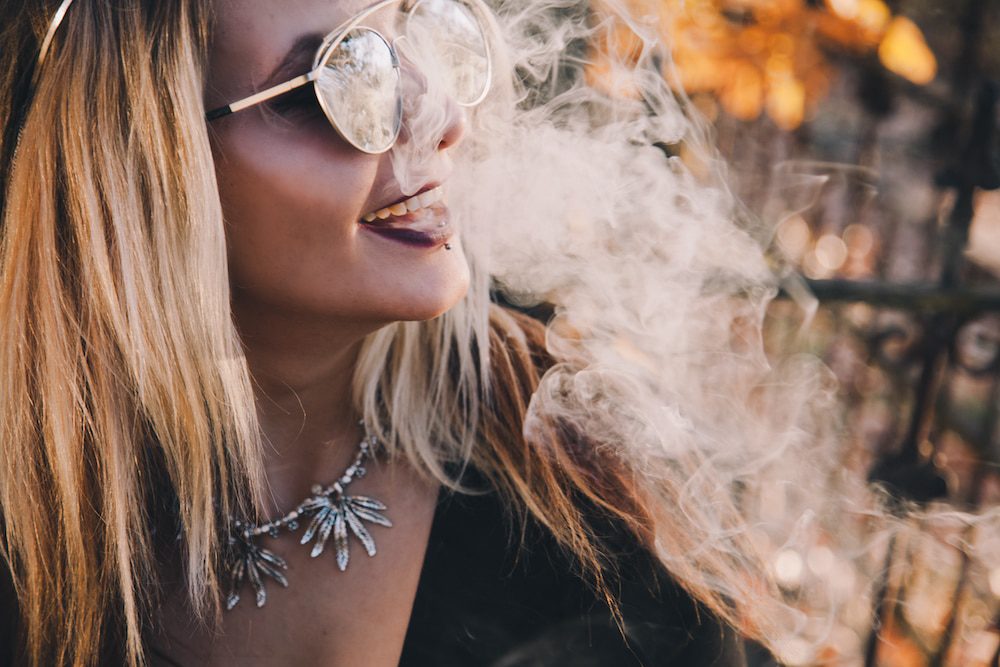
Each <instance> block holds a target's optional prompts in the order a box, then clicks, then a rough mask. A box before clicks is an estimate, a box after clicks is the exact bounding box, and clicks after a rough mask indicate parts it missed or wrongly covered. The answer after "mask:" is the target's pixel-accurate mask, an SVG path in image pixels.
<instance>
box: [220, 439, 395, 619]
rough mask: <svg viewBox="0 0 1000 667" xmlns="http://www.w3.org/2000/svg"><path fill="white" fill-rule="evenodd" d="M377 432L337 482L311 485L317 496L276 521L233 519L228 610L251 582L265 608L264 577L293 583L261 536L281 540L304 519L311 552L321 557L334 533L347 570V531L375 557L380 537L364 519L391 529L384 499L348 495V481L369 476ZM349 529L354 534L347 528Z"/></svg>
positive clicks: (340, 562) (339, 564)
mask: <svg viewBox="0 0 1000 667" xmlns="http://www.w3.org/2000/svg"><path fill="white" fill-rule="evenodd" d="M377 444H378V443H377V441H376V440H375V438H374V436H371V435H368V434H367V433H366V434H365V438H364V439H363V440H362V441H361V443H360V444H359V445H358V453H357V456H355V457H354V462H353V463H351V465H349V466H348V467H347V469H346V470H345V471H344V474H343V475H341V477H340V479H338V480H337V481H336V482H334V483H333V484H330V485H329V486H321V485H319V484H316V485H315V486H313V487H312V495H310V496H309V497H307V498H306V499H305V500H303V501H302V502H301V503H299V504H298V505H297V506H296V507H295V509H293V510H292V511H291V512H288V513H287V514H285V515H284V516H282V517H280V518H277V519H273V520H271V521H269V522H267V523H264V524H261V525H255V524H251V523H246V522H243V521H239V520H234V519H231V520H230V531H229V555H228V557H227V562H226V570H227V574H228V578H229V589H228V590H227V592H226V609H227V610H229V609H232V608H233V607H235V606H236V604H237V603H238V602H239V601H240V590H241V589H242V588H243V586H244V584H245V583H246V582H248V581H249V583H250V586H251V587H252V588H253V591H254V594H255V595H256V598H257V606H258V607H263V606H264V604H265V603H266V602H267V591H266V590H265V589H264V579H265V578H271V579H274V580H275V581H276V582H278V583H279V584H281V585H282V586H284V587H286V588H287V587H288V578H287V577H285V574H284V570H287V569H288V563H286V562H285V559H284V558H282V557H281V556H279V555H277V554H276V553H274V552H273V551H271V550H269V549H265V548H264V547H262V546H261V545H260V544H258V540H259V539H261V538H263V536H265V535H267V536H270V537H272V538H276V537H278V536H280V535H281V531H282V529H284V530H287V531H288V532H295V531H296V530H298V529H299V524H300V522H304V521H307V520H308V521H309V525H308V526H307V527H306V530H305V532H304V533H302V537H301V539H300V540H299V543H300V544H306V543H308V542H309V541H311V540H313V539H314V538H315V544H313V548H312V552H311V553H310V555H311V556H312V557H313V558H316V557H317V556H319V555H320V554H321V553H323V548H324V547H325V546H326V542H327V539H329V537H330V535H331V534H332V535H333V545H334V549H335V550H336V552H337V554H336V556H337V568H338V569H339V570H340V571H341V572H343V571H344V570H346V569H347V562H348V560H349V559H350V545H349V543H348V535H349V534H350V533H353V534H354V536H355V537H356V538H358V540H360V541H361V544H362V546H364V548H365V551H366V552H367V553H368V555H369V556H374V555H375V539H374V538H373V537H372V536H371V533H370V532H368V529H367V528H366V527H365V525H364V522H365V521H367V522H370V523H375V524H378V525H380V526H385V527H386V528H391V527H392V522H391V521H389V519H387V518H386V517H385V516H384V515H383V514H382V512H384V511H385V509H386V506H385V504H383V503H382V502H380V501H378V500H375V499H374V498H369V497H368V496H349V495H347V493H346V490H347V487H348V485H350V483H351V482H353V481H354V480H355V479H357V478H358V477H364V475H365V467H364V464H365V462H366V461H367V460H368V458H369V457H371V456H372V453H373V450H374V449H375V446H376V445H377ZM348 531H350V532H348Z"/></svg>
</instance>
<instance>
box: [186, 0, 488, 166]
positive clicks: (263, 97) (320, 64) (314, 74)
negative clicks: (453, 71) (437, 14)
mask: <svg viewBox="0 0 1000 667" xmlns="http://www.w3.org/2000/svg"><path fill="white" fill-rule="evenodd" d="M450 1H451V2H456V3H458V4H461V5H465V6H466V7H468V8H469V9H470V10H471V11H472V12H473V14H474V15H475V18H476V20H477V23H478V25H479V27H480V29H481V30H482V33H483V41H484V45H485V47H486V83H485V85H484V86H483V90H482V92H481V93H480V95H479V97H478V98H476V99H475V100H474V101H472V102H465V103H462V102H458V101H457V100H456V103H457V104H459V106H463V107H474V106H476V105H478V104H479V103H481V102H482V101H483V100H484V99H485V98H486V95H488V94H489V91H490V88H491V87H492V84H493V56H492V44H491V43H490V37H491V32H492V30H491V28H492V26H493V25H494V24H493V22H492V21H490V20H489V19H488V18H487V16H488V12H489V9H488V8H487V7H486V6H485V5H484V4H483V2H482V0H450ZM422 2H423V0H417V1H416V2H413V3H410V2H408V1H407V0H378V1H377V2H375V3H373V4H371V5H369V6H367V7H365V8H364V9H362V10H361V11H360V12H359V13H357V14H355V15H354V16H353V17H351V18H350V19H348V20H347V21H345V22H344V23H342V24H340V25H339V26H337V27H336V28H334V29H333V30H331V31H330V32H329V33H328V34H327V36H326V37H325V38H323V42H322V43H321V44H320V45H319V48H318V49H317V50H316V55H315V57H314V58H313V64H312V68H311V69H310V70H309V71H308V72H306V73H305V74H300V75H299V76H296V77H293V78H291V79H289V80H288V81H285V82H284V83H279V84H277V85H274V86H271V87H270V88H267V89H265V90H262V91H260V92H259V93H254V94H253V95H249V96H247V97H244V98H242V99H239V100H237V101H235V102H230V103H229V104H226V105H225V106H221V107H218V108H215V109H212V110H211V111H209V112H207V113H206V114H205V118H206V119H207V120H209V121H213V120H216V119H217V118H222V117H224V116H228V115H231V114H234V113H236V112H238V111H243V110H244V109H249V108H251V107H255V106H257V105H259V104H262V103H264V102H267V101H268V100H272V99H274V98H276V97H279V96H280V95H284V94H285V93H288V92H291V91H293V90H295V89H296V88H301V87H302V86H306V85H308V84H310V83H313V82H315V81H316V80H317V79H319V77H320V76H321V75H322V73H323V70H324V69H325V67H326V65H325V64H324V63H326V62H327V61H328V60H329V59H330V57H331V56H332V55H333V52H334V50H336V49H337V47H339V46H340V44H341V43H342V42H343V41H344V39H345V38H346V37H347V36H348V34H350V33H351V32H352V31H354V30H355V29H358V28H360V29H362V30H366V31H369V32H372V33H374V34H375V35H376V36H377V37H378V38H379V39H381V40H382V41H383V42H384V43H385V45H386V46H387V47H388V48H389V53H390V54H391V56H392V66H393V68H394V69H395V70H396V76H397V90H398V94H397V97H396V100H397V102H396V103H397V105H398V107H399V108H398V109H397V115H396V118H397V121H396V127H395V128H394V132H393V139H392V141H391V142H390V143H389V145H388V146H387V147H386V148H384V149H382V150H368V149H366V148H364V147H362V146H358V145H357V144H356V143H355V142H354V140H352V139H351V138H350V137H348V136H347V134H345V133H344V131H343V130H342V129H341V128H340V125H339V124H338V122H337V119H336V118H335V117H334V114H333V113H332V111H331V110H330V108H329V107H328V106H327V103H326V100H324V99H323V95H322V94H321V93H320V92H319V89H318V88H317V89H316V99H317V100H318V101H319V105H320V107H321V108H322V109H323V114H324V115H325V116H326V119H327V120H328V121H329V122H330V125H332V126H333V128H334V129H335V130H336V131H337V134H339V135H340V136H341V137H342V138H343V139H344V140H345V141H347V142H348V143H349V144H351V146H354V147H355V148H357V149H358V150H359V151H362V152H364V153H368V154H370V155H380V154H382V153H385V152H386V151H388V150H389V149H391V148H392V147H393V145H394V144H395V143H396V140H397V139H398V138H399V132H400V130H401V129H402V121H403V115H402V108H401V106H402V103H403V96H402V91H401V90H399V88H400V87H401V81H402V79H401V75H400V61H399V54H398V53H397V51H396V47H395V44H394V42H395V41H396V40H393V41H392V42H390V41H389V40H388V39H386V38H385V36H384V35H382V33H380V32H379V31H378V30H375V29H374V28H369V27H367V26H362V25H361V22H362V21H364V20H365V19H367V18H368V17H369V16H371V15H372V14H374V13H375V12H377V11H379V10H380V9H382V8H383V7H387V6H389V5H392V4H396V3H399V4H401V5H402V6H403V7H402V8H403V9H404V11H406V13H407V22H408V21H409V19H410V17H411V16H413V12H414V11H415V10H416V9H417V7H419V6H420V4H421V3H422ZM404 34H405V33H404ZM397 40H398V38H397Z"/></svg>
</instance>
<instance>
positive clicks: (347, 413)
mask: <svg viewBox="0 0 1000 667" xmlns="http://www.w3.org/2000/svg"><path fill="white" fill-rule="evenodd" d="M234 314H235V317H236V322H237V326H238V328H239V331H240V335H241V337H242V339H243V343H244V348H245V351H246V357H247V363H248V365H249V367H250V373H251V376H252V378H253V383H254V390H255V394H256V399H257V412H258V418H259V421H260V425H261V431H262V435H263V437H264V468H265V472H266V474H267V479H268V483H269V486H270V488H271V493H272V496H273V502H274V507H273V508H271V509H273V510H278V511H280V510H282V509H287V508H288V507H289V506H293V505H294V504H296V503H297V502H298V501H299V500H301V498H300V496H302V495H303V494H305V493H306V492H308V490H309V488H310V487H311V486H312V485H313V484H316V483H322V484H325V483H327V482H329V481H332V480H333V479H336V478H337V477H339V476H340V475H341V474H342V472H343V470H344V468H346V467H347V465H349V464H350V462H351V460H353V457H354V455H355V454H356V451H357V447H358V443H359V442H360V440H361V438H362V437H363V435H364V429H363V428H362V427H361V426H360V425H359V424H358V420H359V419H360V415H358V414H357V413H356V411H355V410H354V406H353V405H352V401H351V383H352V379H353V375H354V368H355V365H356V363H357V358H358V352H359V350H360V348H361V344H362V342H363V340H364V337H365V336H366V335H368V334H369V333H372V332H373V331H375V330H377V329H378V328H380V327H381V326H382V324H375V323H363V322H358V321H357V320H353V321H330V320H327V321H322V322H319V321H317V320H315V319H313V318H307V317H304V316H298V315H295V314H288V313H284V314H282V313H275V312H274V310H273V309H264V308H260V307H256V306H255V305H254V304H251V303H247V302H246V301H238V300H234Z"/></svg>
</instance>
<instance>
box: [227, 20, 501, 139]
mask: <svg viewBox="0 0 1000 667" xmlns="http://www.w3.org/2000/svg"><path fill="white" fill-rule="evenodd" d="M397 3H398V4H399V13H398V18H397V20H398V28H399V33H398V34H400V35H402V37H398V38H396V39H395V40H393V41H392V42H390V41H389V40H388V39H386V38H385V37H384V36H383V35H382V34H381V33H380V32H378V31H377V30H375V29H373V28H370V27H367V26H363V25H361V23H362V21H364V20H365V19H367V18H368V17H369V16H371V15H372V14H373V13H375V12H376V11H378V10H380V9H382V8H384V7H387V6H389V5H392V4H397ZM488 11H489V10H488V9H487V8H486V7H485V6H484V5H483V4H482V3H481V2H480V0H416V1H415V2H414V1H412V0H410V1H407V0H379V2H376V3H375V4H373V5H370V6H369V7H367V8H365V9H364V10H362V11H361V12H360V13H358V14H356V15H355V16H354V17H352V18H351V19H348V20H347V21H346V22H344V23H343V24H341V25H340V26H338V27H337V28H335V29H334V30H333V31H332V32H330V33H329V34H328V35H327V36H326V37H325V38H324V39H323V42H322V43H321V44H320V46H319V48H318V49H317V51H316V56H315V57H314V58H313V64H312V69H311V70H310V71H309V72H306V73H305V74H302V75H300V76H297V77H294V78H292V79H289V80H288V81H285V82H284V83H280V84H278V85H276V86H272V87H270V88H268V89H266V90H262V91H261V92H259V93H255V94H254V95H250V96H249V97H244V98H243V99H241V100H237V101H236V102H231V103H230V104H227V105H226V106H223V107H219V108H217V109H213V110H211V111H209V112H208V114H207V118H208V120H215V119H216V118H221V117H223V116H228V115H229V114H233V113H236V112H237V111H242V110H244V109H249V108H250V107H253V106H257V105H258V104H261V103H263V102H266V101H268V100H271V99H274V98H276V97H279V96H281V95H284V94H285V93H288V92H290V91H292V90H295V89H297V88H301V87H302V86H306V85H309V84H310V83H312V84H313V89H314V90H315V92H316V99H317V100H318V101H319V105H320V107H321V108H322V109H323V113H324V114H325V115H326V118H327V120H328V121H330V124H331V125H332V126H333V127H334V129H335V130H336V131H337V133H338V134H340V136H341V137H343V138H344V140H345V141H347V142H348V143H349V144H351V145H352V146H354V147H355V148H357V149H358V150H360V151H363V152H365V153H371V154H379V153H384V152H386V151H388V150H389V149H390V148H392V146H393V144H395V142H396V139H397V138H398V137H399V132H400V128H401V127H402V122H403V91H402V77H401V73H400V61H399V54H398V52H397V49H396V44H397V43H399V42H400V40H405V43H406V44H408V45H413V47H414V48H415V50H416V51H417V53H419V56H420V60H421V63H422V64H424V65H425V67H424V70H425V71H433V72H437V73H440V74H439V78H440V80H441V81H440V82H441V84H442V85H443V86H444V88H445V91H446V92H447V93H448V94H449V95H450V96H451V98H452V99H454V100H455V102H456V103H457V104H459V105H460V106H464V107H472V106H475V105H477V104H479V103H480V102H482V101H483V99H484V98H485V97H486V94H487V93H488V92H489V88H490V82H491V79H492V75H493V66H492V59H491V57H490V46H489V39H488V37H487V35H489V28H488V26H489V25H490V23H489V21H488V18H487V16H488V14H487V12H488Z"/></svg>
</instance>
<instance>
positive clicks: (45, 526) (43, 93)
mask: <svg viewBox="0 0 1000 667" xmlns="http://www.w3.org/2000/svg"><path fill="white" fill-rule="evenodd" d="M51 10H52V8H51V7H43V6H41V4H40V3H39V4H36V5H32V7H31V8H30V9H29V10H28V11H27V12H24V13H23V14H22V13H18V14H17V15H14V11H15V10H13V9H10V10H4V13H5V14H6V15H3V16H0V19H2V21H0V25H3V26H5V27H4V35H3V44H4V45H5V52H6V46H7V45H8V44H9V45H13V46H14V48H12V49H10V53H12V54H13V57H12V62H8V63H6V66H5V67H4V69H3V71H2V72H0V76H2V80H0V124H2V126H3V127H4V128H5V134H4V136H3V142H4V144H3V145H2V146H0V154H3V155H7V156H11V155H14V153H15V151H14V147H13V146H12V144H11V142H13V141H17V139H16V138H15V137H14V136H13V135H14V132H12V131H11V128H12V127H14V126H17V125H19V124H20V122H19V121H20V118H18V113H17V112H18V110H19V108H20V107H19V105H18V104H16V101H17V99H18V96H19V95H20V96H22V97H23V94H24V85H25V83H24V73H25V72H26V71H30V69H31V62H32V60H33V59H34V58H35V57H36V55H37V45H38V43H39V42H40V40H41V37H42V35H43V34H44V31H45V29H46V27H47V24H48V20H49V18H50V12H51ZM209 25H210V17H209V16H208V10H207V7H206V3H205V2H199V1H197V0H177V1H176V2H155V3H154V2H142V1H140V0H122V2H118V3H114V5H111V4H109V3H102V2H77V3H75V4H74V6H73V8H72V11H71V12H70V13H69V15H68V16H67V18H66V20H65V22H64V24H63V25H62V27H61V29H60V34H59V35H57V37H56V40H55V43H54V44H53V49H52V52H51V53H50V54H49V57H48V59H47V61H46V63H45V64H44V68H43V71H41V72H39V73H38V74H39V75H38V88H37V90H36V91H35V94H34V99H33V100H32V101H31V102H30V106H29V107H28V108H27V109H26V113H25V114H24V116H23V130H22V132H21V136H20V142H19V145H18V146H17V147H16V156H14V157H13V159H8V160H6V161H5V163H4V164H3V165H0V167H2V169H3V171H2V174H3V175H4V176H5V181H4V185H3V187H4V191H3V199H2V202H0V204H2V220H3V227H2V230H0V386H2V387H3V388H4V391H5V395H4V400H3V401H2V402H0V442H2V443H3V444H2V446H0V511H2V519H3V544H2V547H3V550H4V555H5V557H6V560H7V562H8V563H9V566H10V568H11V573H12V576H13V580H14V582H15V586H16V589H17V593H18V599H19V601H20V604H21V605H22V609H21V614H20V615H21V618H22V625H23V628H22V630H23V635H24V637H25V642H26V651H27V656H28V659H29V660H30V661H31V662H33V663H34V664H75V665H86V664H93V663H94V662H95V661H96V660H97V656H98V655H99V654H100V652H101V651H102V650H104V649H106V643H107V641H108V640H107V637H108V636H110V635H111V634H113V633H114V632H115V630H116V626H121V627H123V628H124V638H123V641H124V646H125V652H126V654H127V655H126V656H125V658H126V659H127V661H128V662H129V663H131V664H141V663H142V662H143V661H144V654H143V638H144V631H145V627H146V623H147V621H146V618H147V616H148V615H149V613H150V612H151V610H152V609H153V605H155V601H156V595H157V586H158V574H159V573H158V571H157V565H156V563H157V557H158V554H157V550H156V548H155V546H154V541H155V540H154V536H153V535H152V533H151V525H152V524H153V523H154V522H156V521H157V520H158V518H159V517H158V516H157V515H158V514H161V513H163V512H164V510H163V505H164V500H163V499H162V498H160V497H158V494H160V493H162V492H164V490H166V491H167V492H168V495H173V496H175V497H176V500H177V507H176V509H175V510H172V511H176V514H177V516H176V521H177V522H178V525H179V528H180V531H181V535H182V538H183V539H182V540H181V545H182V548H183V550H184V571H185V575H186V580H187V588H188V595H189V597H190V599H191V601H192V604H193V606H194V609H195V610H196V611H197V612H198V613H200V614H204V615H205V616H206V617H207V616H210V615H212V614H215V616H216V618H217V616H218V609H219V604H218V588H219V586H218V577H217V572H216V567H217V561H218V557H219V551H220V542H221V537H220V536H221V535H223V534H224V531H225V528H226V526H225V517H227V516H229V514H230V513H231V512H234V511H237V512H252V511H253V508H254V507H255V506H256V505H257V504H258V502H259V499H260V498H262V497H263V494H262V491H263V487H264V484H265V482H264V476H263V473H262V465H261V454H260V442H259V437H260V436H259V432H258V424H257V418H256V413H255V410H254V398H253V394H252V390H251V385H250V380H249V371H248V368H247V366H246V362H245V359H244V357H243V353H242V350H241V347H240V344H239V341H238V338H237V334H236V331H235V328H234V325H233V321H232V314H231V311H230V304H229V285H228V276H227V264H226V248H225V239H224V234H223V223H222V211H221V208H220V203H219V195H218V191H217V186H216V182H215V173H214V168H213V164H212V157H211V152H210V147H209V141H208V135H207V132H206V129H205V123H204V120H203V118H204V111H203V100H202V93H203V90H202V87H203V84H204V69H205V56H206V53H207V49H208V39H209ZM472 268H473V285H472V288H471V289H470V291H469V295H468V297H467V298H466V299H465V301H464V302H463V303H461V304H459V305H458V306H457V307H456V308H454V309H452V310H451V311H450V312H448V313H447V314H446V315H444V316H442V317H440V318H437V319H435V320H433V321H430V322H423V323H398V324H395V325H392V326H390V327H386V328H385V329H383V330H381V331H379V332H377V333H375V334H373V335H372V336H370V337H369V338H368V339H367V340H366V342H365V344H364V346H363V349H362V351H361V354H360V358H359V360H358V363H357V371H356V375H355V378H354V384H353V388H354V396H355V401H356V404H357V405H356V407H357V408H358V410H359V411H360V412H362V413H363V415H364V416H365V418H366V419H367V420H368V422H369V423H370V424H372V425H373V426H374V428H375V429H376V435H378V436H379V437H380V439H381V440H382V441H383V442H384V443H386V444H387V445H388V446H389V447H391V448H394V449H396V450H398V451H399V452H400V453H402V454H404V455H405V456H406V457H408V458H409V459H410V460H411V461H413V462H415V463H416V464H417V465H418V466H419V467H420V468H421V469H422V470H424V471H426V472H427V473H428V474H430V475H433V476H434V477H437V478H438V479H439V480H441V481H442V482H444V483H447V484H453V483H454V480H452V479H451V478H450V477H449V476H448V474H447V472H446V467H445V463H446V462H448V461H456V462H467V461H471V462H472V463H473V464H474V465H476V466H478V467H479V468H481V469H482V470H483V471H484V472H485V473H486V474H487V476H488V477H489V478H490V479H491V480H492V481H493V482H494V484H495V485H496V487H497V488H498V489H499V490H500V491H501V492H503V493H504V494H506V495H507V496H508V497H509V498H510V499H511V500H512V501H514V502H513V503H512V506H513V507H514V508H515V511H517V512H518V513H520V514H521V515H522V516H527V515H531V516H533V517H534V518H535V519H537V520H538V521H540V522H541V523H542V524H543V525H545V526H546V527H547V528H548V529H549V530H551V532H552V533H553V535H554V536H555V537H556V538H557V539H558V540H559V541H560V542H561V543H562V544H563V545H564V546H566V547H567V548H568V549H569V550H570V551H571V552H572V553H573V554H575V555H576V556H577V557H578V559H579V561H580V563H581V567H582V568H583V569H585V570H587V571H588V572H590V573H591V574H592V575H593V576H594V580H595V582H596V584H597V586H598V588H603V587H604V576H605V575H604V573H605V572H606V571H608V570H609V568H611V565H612V558H611V556H610V555H609V554H606V553H604V551H603V549H602V547H601V543H600V539H598V538H597V537H596V536H595V532H594V528H593V526H591V525H590V523H589V521H588V518H587V516H586V513H585V512H584V510H583V509H582V508H581V503H580V500H581V499H582V500H584V501H587V502H588V503H589V504H590V505H591V506H592V507H593V508H596V509H597V510H598V511H599V512H600V513H601V514H602V515H605V516H610V517H613V518H616V519H617V520H620V521H622V522H623V523H624V525H625V526H626V527H627V528H628V529H629V530H630V531H631V532H633V533H634V534H635V535H636V536H638V537H639V538H640V539H641V540H642V541H643V542H644V543H645V544H646V545H647V546H649V547H650V548H653V547H654V542H655V540H656V537H657V536H660V539H661V541H662V540H663V539H668V540H675V543H676V546H675V547H673V548H674V549H675V550H682V549H690V548H693V547H694V546H696V545H697V544H698V543H699V539H700V537H701V533H700V532H699V528H698V525H699V521H701V520H702V519H703V517H699V516H692V515H690V514H681V513H677V514H676V515H675V514H674V513H672V512H670V511H668V510H669V507H670V503H671V502H672V500H673V499H674V498H675V496H676V489H675V488H674V487H673V486H671V485H670V484H660V485H658V486H652V485H649V484H646V483H645V482H643V480H642V476H641V475H639V474H638V473H637V472H635V471H633V470H632V469H631V468H630V466H629V465H628V463H627V462H626V461H622V460H620V459H618V458H617V457H611V456H606V455H603V454H601V453H600V452H595V451H593V450H589V449H588V448H586V447H585V446H584V444H585V440H586V438H585V436H584V435H583V434H573V433H571V432H569V430H567V429H566V428H563V427H562V426H561V425H559V424H548V425H542V426H539V425H537V424H535V425H533V428H532V429H530V432H527V433H526V429H525V421H526V419H527V416H526V415H527V408H528V403H529V401H530V399H531V394H532V392H533V391H534V388H535V387H536V386H537V384H538V381H539V377H540V373H541V372H542V371H543V370H544V368H545V366H546V365H547V364H551V363H553V359H552V358H551V357H549V356H548V353H547V352H546V351H545V343H544V329H543V327H542V326H541V325H540V324H538V323H535V322H532V321H530V320H528V319H527V318H524V317H522V316H517V315H514V314H511V313H508V312H506V311H504V310H502V309H499V308H497V307H495V306H490V305H489V293H488V288H489V277H488V276H487V275H485V274H484V273H483V272H482V271H480V270H478V269H477V268H476V267H475V266H473V267H472ZM702 463H703V462H697V461H696V462H693V463H692V468H691V469H697V467H698V466H700V465H701V464H702ZM160 477H162V478H163V479H165V480H166V481H165V482H164V483H163V484H161V483H160V482H159V481H158V480H159V478H160ZM722 513H723V514H725V511H722ZM705 523H706V525H707V524H708V523H710V521H708V520H707V519H705ZM736 560H739V562H735V561H736ZM685 563H686V564H685ZM744 563H745V559H742V560H740V559H733V562H730V561H727V560H726V558H725V557H724V556H713V555H711V554H709V555H703V557H702V559H701V561H700V562H699V565H698V566H695V565H693V564H692V563H691V562H689V561H684V562H680V561H679V562H678V563H677V564H676V567H675V568H673V570H672V571H673V573H674V574H675V576H677V578H678V579H679V580H680V581H681V583H682V584H684V585H685V586H686V587H687V588H688V589H689V590H691V591H692V592H693V593H694V594H695V595H696V596H697V597H699V598H700V599H702V600H703V601H705V602H706V604H708V606H709V607H710V608H712V609H713V610H715V611H716V612H717V613H719V614H720V615H721V616H722V617H724V618H726V619H727V620H730V621H734V622H736V621H740V620H741V619H743V618H745V614H744V613H743V612H742V611H740V610H739V609H738V608H737V606H736V605H737V604H738V603H739V602H740V600H741V599H742V598H743V597H745V596H741V595H739V594H736V593H734V594H733V595H732V599H727V600H724V599H723V598H722V597H721V596H720V595H719V594H717V593H715V592H713V591H716V590H718V588H719V587H718V586H717V585H715V584H714V583H713V580H720V579H721V580H726V581H737V580H738V579H739V578H740V574H739V573H738V572H737V567H738V566H739V565H741V564H744Z"/></svg>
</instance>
